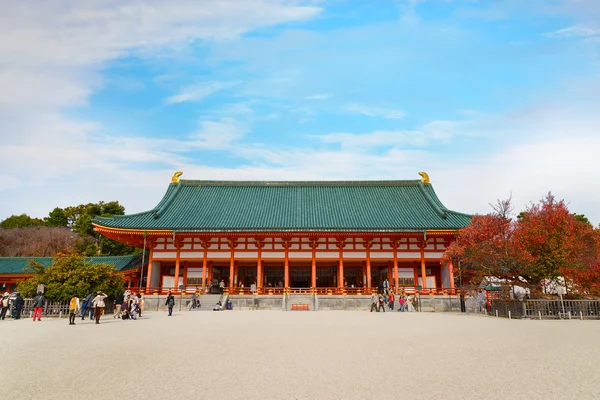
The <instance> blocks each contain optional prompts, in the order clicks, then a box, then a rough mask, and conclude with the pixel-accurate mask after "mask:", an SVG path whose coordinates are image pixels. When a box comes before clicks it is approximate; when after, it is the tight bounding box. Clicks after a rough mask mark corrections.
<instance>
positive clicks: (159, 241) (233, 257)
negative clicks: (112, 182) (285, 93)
mask: <svg viewBox="0 0 600 400" xmlns="http://www.w3.org/2000/svg"><path fill="white" fill-rule="evenodd" d="M181 175H182V173H181V172H177V173H175V175H174V176H173V178H172V182H171V184H170V185H169V187H168V188H167V191H166V193H165V195H164V197H163V198H162V200H161V201H160V202H159V203H158V205H157V206H156V207H155V208H153V209H151V210H149V211H145V212H142V213H138V214H131V215H124V216H113V217H97V218H95V219H94V221H93V223H94V226H95V229H96V230H97V231H98V232H99V233H101V234H102V235H104V236H107V237H109V238H111V239H114V240H117V241H119V242H123V243H127V244H130V245H134V246H138V247H144V248H145V249H146V250H145V251H146V252H147V257H148V263H147V265H145V266H144V267H142V270H141V271H140V273H141V275H140V278H141V279H139V282H141V286H142V290H145V292H146V293H149V294H150V293H165V292H166V291H168V290H172V291H173V292H178V291H179V290H180V288H183V289H182V290H183V291H184V292H194V291H196V290H198V289H201V290H202V291H203V292H205V293H208V292H211V291H214V290H219V288H218V285H219V284H220V283H221V281H222V282H223V284H224V285H225V286H226V287H227V288H229V293H230V294H248V293H250V290H251V287H252V288H253V289H254V287H256V293H257V294H275V295H277V294H282V293H315V294H365V293H371V291H372V290H373V289H375V288H376V287H379V286H381V285H382V284H383V282H384V280H385V279H388V281H389V283H390V287H391V288H395V289H396V291H400V290H404V291H405V292H408V293H411V292H414V291H415V290H417V288H418V287H420V288H421V293H426V294H445V293H452V292H453V291H454V273H453V266H452V264H451V263H448V264H441V262H440V260H441V258H442V256H443V254H444V251H445V249H446V248H447V246H448V245H449V244H450V243H451V242H452V241H453V240H455V235H456V232H457V230H458V229H460V228H462V227H464V226H466V225H468V224H469V223H470V220H471V216H470V215H467V214H462V213H458V212H455V211H451V210H448V209H447V208H446V207H445V206H444V205H443V204H442V202H441V201H440V200H439V199H438V197H437V195H436V194H435V191H434V190H433V187H432V185H431V183H430V182H429V177H428V176H427V174H426V173H424V172H421V173H420V175H421V177H422V179H419V180H406V181H337V182H331V181H314V182H313V181H311V182H279V181H277V182H266V181H259V182H249V181H196V180H180V179H179V177H180V176H181ZM135 285H136V286H137V283H135Z"/></svg>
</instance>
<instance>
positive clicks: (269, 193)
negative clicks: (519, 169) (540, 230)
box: [93, 180, 471, 232]
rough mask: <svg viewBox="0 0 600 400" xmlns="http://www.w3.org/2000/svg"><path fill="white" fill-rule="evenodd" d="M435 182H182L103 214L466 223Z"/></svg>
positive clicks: (342, 227)
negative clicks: (155, 198)
mask: <svg viewBox="0 0 600 400" xmlns="http://www.w3.org/2000/svg"><path fill="white" fill-rule="evenodd" d="M470 220H471V216H470V215H467V214H461V213H458V212H454V211H450V210H448V209H447V208H446V207H445V206H444V205H443V204H442V203H441V202H440V200H439V199H438V197H437V196H436V194H435V192H434V190H433V187H432V186H431V184H428V183H422V182H421V181H420V180H410V181H343V182H244V181H241V182H230V181H221V182H219V181H191V180H181V181H180V182H179V183H172V184H170V185H169V187H168V189H167V192H166V194H165V195H164V197H163V199H162V200H161V201H160V203H159V204H158V205H157V206H156V207H155V208H153V209H152V210H149V211H146V212H142V213H139V214H131V215H122V216H114V217H111V218H106V217H97V218H95V219H94V221H93V222H94V223H95V224H97V225H100V226H104V227H110V228H122V229H135V230H175V231H183V232H227V231H232V232H257V231H292V232H307V231H351V232H352V231H359V232H367V231H386V232H400V231H415V230H416V231H418V230H427V229H459V228H461V227H464V226H466V225H468V224H469V222H470Z"/></svg>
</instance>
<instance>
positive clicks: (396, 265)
mask: <svg viewBox="0 0 600 400" xmlns="http://www.w3.org/2000/svg"><path fill="white" fill-rule="evenodd" d="M394 288H395V290H394V291H395V292H396V293H398V289H399V288H400V284H399V283H398V241H394Z"/></svg>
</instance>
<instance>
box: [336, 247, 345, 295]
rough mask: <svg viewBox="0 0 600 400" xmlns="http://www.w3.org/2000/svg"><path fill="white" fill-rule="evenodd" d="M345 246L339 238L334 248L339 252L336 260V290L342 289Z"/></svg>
mask: <svg viewBox="0 0 600 400" xmlns="http://www.w3.org/2000/svg"><path fill="white" fill-rule="evenodd" d="M345 245H346V243H345V241H344V239H343V238H339V239H338V242H337V243H336V246H337V247H338V249H339V250H340V255H339V259H338V288H339V289H343V288H344V246H345Z"/></svg>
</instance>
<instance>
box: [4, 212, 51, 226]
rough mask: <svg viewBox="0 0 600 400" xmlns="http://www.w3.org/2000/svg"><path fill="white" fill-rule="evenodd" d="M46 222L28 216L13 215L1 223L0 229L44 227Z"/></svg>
mask: <svg viewBox="0 0 600 400" xmlns="http://www.w3.org/2000/svg"><path fill="white" fill-rule="evenodd" d="M42 225H44V221H42V220H41V219H39V218H31V217H30V216H29V215H27V214H21V215H11V216H10V217H8V218H6V219H5V220H4V221H2V222H0V227H2V228H4V229H12V228H28V227H30V226H42Z"/></svg>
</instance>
